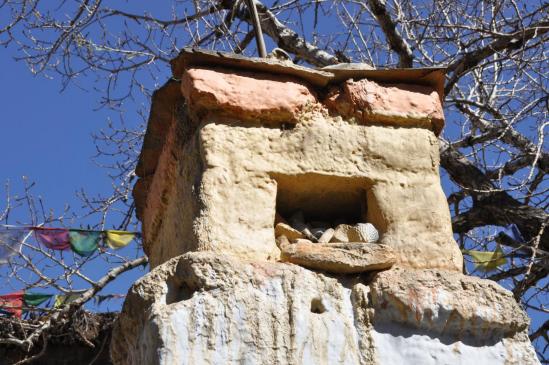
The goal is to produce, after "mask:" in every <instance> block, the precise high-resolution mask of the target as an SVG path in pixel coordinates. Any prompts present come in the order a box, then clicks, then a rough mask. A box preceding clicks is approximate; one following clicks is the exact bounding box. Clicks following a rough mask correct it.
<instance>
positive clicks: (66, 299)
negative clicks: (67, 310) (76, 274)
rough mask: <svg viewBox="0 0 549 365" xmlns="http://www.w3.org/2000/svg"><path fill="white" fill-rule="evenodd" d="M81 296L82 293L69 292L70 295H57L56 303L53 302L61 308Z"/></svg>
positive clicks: (56, 306)
mask: <svg viewBox="0 0 549 365" xmlns="http://www.w3.org/2000/svg"><path fill="white" fill-rule="evenodd" d="M78 298H80V294H69V295H56V296H55V303H53V307H54V308H60V307H62V306H64V305H65V304H69V303H71V302H74V301H75V300H76V299H78Z"/></svg>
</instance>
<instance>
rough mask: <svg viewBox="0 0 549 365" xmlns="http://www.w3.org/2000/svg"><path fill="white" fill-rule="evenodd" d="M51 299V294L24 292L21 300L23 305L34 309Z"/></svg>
mask: <svg viewBox="0 0 549 365" xmlns="http://www.w3.org/2000/svg"><path fill="white" fill-rule="evenodd" d="M51 297H53V295H52V294H41V293H29V292H25V294H24V295H23V300H24V302H25V305H26V306H28V307H36V306H39V305H40V304H42V303H44V302H45V301H46V300H48V299H50V298H51Z"/></svg>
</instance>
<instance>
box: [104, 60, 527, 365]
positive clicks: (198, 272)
mask: <svg viewBox="0 0 549 365" xmlns="http://www.w3.org/2000/svg"><path fill="white" fill-rule="evenodd" d="M172 66H173V73H174V75H173V78H174V80H172V81H170V82H169V83H168V84H166V85H165V86H164V87H163V88H161V89H159V90H158V91H157V92H156V93H155V94H154V96H153V105H152V108H151V116H150V119H149V125H148V129H147V134H146V137H145V142H144V147H143V151H142V154H141V158H140V162H139V165H138V167H137V171H136V172H137V174H138V176H139V177H140V179H139V180H138V182H137V184H136V186H135V189H134V197H135V201H136V205H137V213H138V217H139V218H140V219H141V220H142V222H143V234H144V248H145V252H146V253H147V255H148V256H149V258H150V262H151V267H152V268H153V270H152V271H151V273H149V274H148V275H146V276H145V277H143V278H142V279H140V280H139V281H138V282H137V283H136V284H135V285H134V286H133V287H132V289H131V290H130V292H129V294H128V297H127V299H126V303H125V304H124V308H123V311H122V313H121V315H120V318H119V320H118V323H117V326H116V329H115V331H114V333H113V336H114V337H113V341H112V347H111V352H112V357H113V359H114V361H115V362H116V363H117V364H443V363H447V364H454V363H464V364H465V363H471V362H475V363H490V364H492V363H493V364H512V363H516V364H534V363H537V360H536V357H535V353H534V351H533V348H532V346H531V344H530V343H529V341H528V337H527V329H528V318H527V317H526V315H525V314H524V312H523V311H522V310H521V309H520V308H519V306H518V305H517V304H516V303H515V301H514V299H513V298H512V295H510V293H509V292H508V291H506V290H504V289H503V288H501V287H499V286H498V285H496V284H494V283H492V282H489V281H486V280H482V279H478V278H472V277H468V276H464V275H462V274H461V269H462V265H463V259H462V256H461V253H460V251H459V249H458V246H457V244H456V243H455V241H454V240H453V235H452V230H451V223H450V214H449V209H448V206H447V203H446V199H445V196H444V194H443V192H442V189H441V186H440V176H439V154H438V140H437V136H438V134H439V133H440V131H441V129H442V126H443V113H442V103H441V100H442V95H441V89H442V83H443V79H444V78H443V72H442V71H441V70H439V69H420V70H371V69H360V68H359V69H356V67H355V68H350V69H349V70H345V69H337V70H330V71H329V72H328V71H322V70H320V71H319V70H311V69H307V68H303V67H299V66H295V65H288V64H285V63H280V62H278V61H276V60H261V59H252V58H244V57H239V56H230V55H225V54H210V53H206V52H196V51H192V50H185V51H184V52H182V54H181V55H180V56H179V57H178V58H177V59H175V60H174V61H173V64H172ZM361 199H363V200H365V201H364V202H360V201H359V202H357V204H358V205H357V206H360V205H361V203H364V204H363V205H367V210H366V211H365V212H364V216H363V217H362V218H363V219H364V221H367V222H370V223H372V224H373V225H374V226H375V227H376V228H377V229H378V231H379V234H380V240H379V244H375V243H370V244H367V245H368V246H366V244H361V243H356V242H355V243H353V242H351V243H345V244H344V243H333V244H330V243H325V244H308V243H304V244H301V245H300V246H297V245H294V246H292V245H291V243H289V242H288V241H285V242H284V244H283V245H280V242H279V246H280V248H282V253H281V251H280V249H279V247H278V246H277V242H276V240H275V229H274V226H275V216H276V215H277V213H278V211H279V209H282V210H283V209H290V208H294V207H295V208H296V209H297V208H299V209H302V210H303V211H305V214H318V215H320V216H322V215H330V214H332V213H333V214H338V212H339V210H341V212H342V213H341V214H345V210H346V209H348V207H350V206H352V204H354V203H355V201H356V200H361ZM283 261H286V262H283ZM290 262H293V263H294V264H292V263H290ZM351 266H352V270H350V269H349V267H351Z"/></svg>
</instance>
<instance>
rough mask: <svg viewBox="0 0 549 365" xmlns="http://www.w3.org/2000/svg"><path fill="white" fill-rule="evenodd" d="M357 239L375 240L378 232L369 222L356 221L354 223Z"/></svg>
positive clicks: (377, 238) (359, 240)
mask: <svg viewBox="0 0 549 365" xmlns="http://www.w3.org/2000/svg"><path fill="white" fill-rule="evenodd" d="M354 227H355V229H356V232H357V234H358V237H359V239H358V240H357V241H358V242H371V243H372V242H377V241H378V240H379V232H378V231H377V229H376V228H375V227H374V225H373V224H371V223H357V224H355V225H354Z"/></svg>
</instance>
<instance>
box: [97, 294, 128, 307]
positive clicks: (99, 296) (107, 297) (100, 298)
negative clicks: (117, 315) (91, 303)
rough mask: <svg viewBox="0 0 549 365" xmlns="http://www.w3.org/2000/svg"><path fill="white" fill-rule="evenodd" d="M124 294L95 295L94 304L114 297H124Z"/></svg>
mask: <svg viewBox="0 0 549 365" xmlns="http://www.w3.org/2000/svg"><path fill="white" fill-rule="evenodd" d="M124 297H125V295H124V294H105V295H97V296H96V297H95V298H94V300H95V305H100V304H101V303H103V302H104V301H105V300H110V299H115V298H124Z"/></svg>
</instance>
